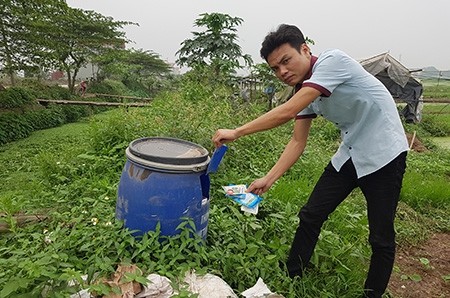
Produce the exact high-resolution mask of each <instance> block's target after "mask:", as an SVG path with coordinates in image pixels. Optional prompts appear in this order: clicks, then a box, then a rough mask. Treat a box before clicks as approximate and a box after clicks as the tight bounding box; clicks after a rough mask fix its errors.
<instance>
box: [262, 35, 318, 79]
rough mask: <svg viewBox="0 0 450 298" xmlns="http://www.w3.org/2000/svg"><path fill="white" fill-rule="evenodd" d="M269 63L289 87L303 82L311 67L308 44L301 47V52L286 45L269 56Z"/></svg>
mask: <svg viewBox="0 0 450 298" xmlns="http://www.w3.org/2000/svg"><path fill="white" fill-rule="evenodd" d="M267 63H268V64H269V66H270V68H272V70H273V71H274V72H275V75H276V76H277V78H278V79H280V80H281V81H282V82H284V83H286V84H288V85H289V86H295V85H296V84H298V83H300V82H303V80H304V79H305V76H306V74H307V73H308V72H309V70H310V67H311V54H310V50H309V47H308V46H307V45H306V44H302V45H301V46H300V52H299V51H298V50H297V49H295V48H293V47H292V46H291V45H290V44H288V43H285V44H282V45H281V46H279V47H278V48H276V49H275V50H274V51H273V52H272V53H270V54H269V56H267Z"/></svg>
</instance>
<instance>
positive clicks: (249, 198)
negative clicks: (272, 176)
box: [222, 184, 262, 214]
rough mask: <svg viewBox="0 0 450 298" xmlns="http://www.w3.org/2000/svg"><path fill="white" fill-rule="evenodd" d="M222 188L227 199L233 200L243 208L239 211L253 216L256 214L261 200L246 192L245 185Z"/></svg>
mask: <svg viewBox="0 0 450 298" xmlns="http://www.w3.org/2000/svg"><path fill="white" fill-rule="evenodd" d="M222 188H223V190H224V191H225V195H226V196H227V197H229V198H231V199H233V200H234V201H235V202H237V203H239V204H240V205H242V207H244V208H241V210H243V211H246V212H250V213H253V214H256V213H257V212H258V209H257V207H258V204H259V202H261V200H262V198H261V197H260V196H258V195H256V194H254V193H249V192H246V191H247V186H246V185H245V184H239V185H228V186H222ZM255 207H256V209H255ZM244 209H245V210H244ZM249 209H252V210H249ZM255 212H256V213H255Z"/></svg>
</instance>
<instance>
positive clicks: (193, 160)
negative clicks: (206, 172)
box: [128, 137, 209, 165]
mask: <svg viewBox="0 0 450 298" xmlns="http://www.w3.org/2000/svg"><path fill="white" fill-rule="evenodd" d="M149 140H150V141H158V140H163V141H166V142H167V141H168V142H173V143H176V144H178V145H180V144H181V145H187V146H188V147H192V148H195V149H199V150H201V154H202V155H201V156H196V157H167V156H166V157H165V156H158V155H152V154H147V153H145V152H140V151H139V150H137V148H136V146H137V145H138V144H140V143H144V142H148V141H149ZM128 148H129V151H130V153H131V154H133V155H134V156H136V157H138V158H141V159H144V160H148V161H150V162H154V163H158V164H169V165H194V164H199V163H203V162H205V161H207V160H208V157H209V152H208V150H207V149H206V148H204V147H203V146H201V145H198V144H195V143H193V142H190V141H186V140H182V139H177V138H172V137H144V138H139V139H136V140H133V141H132V142H130V144H129V146H128Z"/></svg>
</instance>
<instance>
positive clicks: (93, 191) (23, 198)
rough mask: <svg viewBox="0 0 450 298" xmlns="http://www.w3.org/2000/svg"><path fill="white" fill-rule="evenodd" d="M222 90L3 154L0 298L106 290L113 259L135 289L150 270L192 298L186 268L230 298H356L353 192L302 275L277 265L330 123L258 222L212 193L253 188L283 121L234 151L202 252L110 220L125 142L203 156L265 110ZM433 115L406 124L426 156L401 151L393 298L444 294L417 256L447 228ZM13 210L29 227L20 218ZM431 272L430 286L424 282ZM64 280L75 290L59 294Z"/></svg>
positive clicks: (321, 127) (360, 274)
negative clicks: (255, 290)
mask: <svg viewBox="0 0 450 298" xmlns="http://www.w3.org/2000/svg"><path fill="white" fill-rule="evenodd" d="M199 89H201V86H196V89H195V88H191V89H190V91H193V90H194V91H195V90H196V91H197V92H198V90H199ZM221 92H225V91H221V90H215V93H214V94H209V96H206V97H205V96H204V94H202V96H188V95H187V93H173V92H172V93H164V94H161V95H160V96H159V97H158V98H156V99H155V100H154V101H153V102H152V106H151V107H150V108H134V109H133V108H129V109H121V108H118V109H115V110H111V111H108V112H105V113H102V114H99V115H95V116H93V117H92V118H89V119H86V120H85V121H82V122H79V123H75V124H68V125H64V126H61V127H57V128H53V129H48V130H42V131H38V132H35V133H33V134H32V135H31V137H29V138H27V139H24V140H20V141H17V142H13V143H10V144H6V145H3V146H1V147H0V166H1V167H2V171H1V174H0V179H1V180H2V181H3V183H2V184H0V212H1V215H2V217H1V223H2V226H3V227H4V228H5V229H4V230H3V232H2V234H1V239H0V267H1V268H2V270H1V271H0V289H1V290H0V297H40V296H48V297H65V296H68V295H69V294H71V293H76V292H78V291H80V290H81V289H85V288H88V287H89V288H90V289H91V290H92V291H95V292H96V293H98V294H100V293H107V292H108V291H111V289H110V288H108V287H107V286H106V285H105V284H104V283H101V282H99V280H100V277H104V278H109V277H110V275H111V274H112V273H114V271H115V270H116V269H117V267H118V266H119V265H123V264H135V265H136V266H138V267H139V268H140V269H141V270H142V274H134V275H128V279H129V280H135V281H142V278H143V277H145V276H147V275H148V274H150V273H157V274H160V275H163V276H167V277H168V278H170V279H171V280H172V282H173V286H174V287H176V288H178V289H179V296H178V297H194V296H193V295H190V294H189V293H187V292H186V291H185V290H183V282H182V281H181V280H182V278H183V276H184V275H185V273H186V272H189V271H191V270H195V271H196V272H197V273H199V274H201V273H206V272H208V273H212V274H215V275H217V276H220V277H221V278H222V279H223V280H224V281H226V282H227V283H228V284H229V285H230V286H231V287H232V288H233V290H234V291H235V292H236V293H241V292H242V291H244V290H245V289H248V288H250V287H252V286H253V285H254V284H255V282H256V280H257V279H258V278H259V277H261V278H262V279H263V280H264V282H265V283H266V284H267V285H268V287H269V288H270V289H271V290H272V291H273V292H277V293H279V294H281V295H283V296H284V297H311V298H312V297H349V298H350V297H359V296H360V295H361V294H362V285H363V283H364V278H365V274H366V272H367V266H368V258H369V255H370V248H369V246H368V243H367V237H368V228H367V219H366V210H365V201H364V198H363V196H362V194H361V193H360V191H354V192H353V193H352V194H351V196H350V197H349V198H348V199H347V200H346V201H345V202H344V203H342V204H341V205H340V206H339V208H338V209H337V210H336V212H334V213H333V215H332V216H331V217H330V219H329V220H328V221H327V222H326V223H325V225H324V227H323V230H322V233H321V236H320V240H319V243H318V245H317V247H316V250H315V252H314V255H313V258H312V266H311V268H310V269H309V271H308V273H307V274H306V276H305V277H304V278H302V279H295V280H291V279H290V278H289V277H288V276H287V275H286V272H285V271H284V270H283V266H281V267H280V264H281V265H282V264H283V261H284V260H285V259H286V256H287V253H288V249H289V245H290V242H291V239H292V237H293V233H294V231H295V228H296V225H297V223H298V218H297V213H298V210H299V208H300V206H301V205H302V204H303V203H304V202H305V201H306V199H307V197H308V195H309V193H310V191H311V189H312V187H313V185H314V183H315V181H316V180H317V178H318V177H319V175H320V174H321V172H322V169H323V167H324V166H325V165H326V164H327V162H328V160H329V158H330V157H331V155H332V154H333V152H334V151H335V150H336V148H337V146H338V144H339V134H338V133H337V131H336V129H335V128H334V126H332V125H331V124H330V123H327V122H325V121H323V120H322V119H320V118H318V119H317V120H316V121H314V122H315V124H314V125H313V127H312V132H311V137H310V141H309V145H308V147H307V150H306V152H305V154H304V156H303V157H302V159H301V160H300V161H299V162H298V163H297V164H296V165H295V166H294V167H293V168H292V169H290V170H289V171H288V172H287V173H286V174H285V175H284V176H283V177H282V178H281V179H280V180H279V181H278V182H277V183H276V184H275V185H274V187H273V188H272V189H271V190H270V191H269V192H268V193H267V194H266V195H264V200H263V202H262V204H261V206H260V211H259V213H258V215H257V216H252V215H246V214H243V213H242V212H241V211H240V210H239V207H238V206H237V205H236V204H235V203H234V202H232V201H231V200H229V199H227V198H225V196H224V193H223V192H222V191H221V186H222V185H227V184H229V183H235V184H238V183H239V184H240V183H244V184H246V183H250V182H251V181H253V180H254V179H256V178H258V177H260V176H261V175H263V174H264V173H265V172H266V171H268V170H269V169H270V167H271V166H272V165H273V164H274V162H275V161H276V160H277V158H278V155H279V154H280V153H281V151H282V149H283V145H284V144H285V143H286V142H287V141H288V140H289V137H290V133H291V129H292V127H291V123H289V124H287V125H284V126H282V127H279V128H277V129H275V130H273V131H271V132H263V133H259V134H257V135H253V136H248V137H245V138H242V139H240V140H238V141H236V142H235V143H233V144H232V145H230V148H229V150H228V152H227V154H226V155H225V158H224V160H223V162H222V164H221V166H220V168H219V171H218V172H217V173H215V174H212V175H211V192H210V197H211V207H210V215H209V216H210V217H209V225H208V236H207V238H206V241H205V242H204V243H203V242H202V240H201V239H199V238H198V237H195V236H191V237H190V235H191V234H192V228H191V227H190V223H189V222H186V224H185V225H184V226H183V227H181V234H180V235H178V236H176V237H172V238H168V239H164V240H162V241H159V240H158V236H159V235H158V233H157V232H150V233H148V234H147V235H145V236H144V238H143V239H141V240H137V239H135V238H134V237H133V236H131V233H130V231H128V230H126V229H123V227H122V223H121V222H119V221H117V220H115V204H116V192H117V186H118V182H119V178H120V174H121V171H122V168H123V165H124V163H125V161H126V158H125V156H124V150H125V148H126V147H127V146H128V144H129V142H130V141H132V140H134V139H136V138H139V137H144V136H170V137H176V138H180V139H184V140H189V141H192V142H195V143H197V144H200V145H202V146H204V147H205V148H207V149H208V150H210V151H212V149H213V147H212V144H211V141H210V139H211V136H212V135H213V133H214V131H215V130H216V129H217V128H219V126H220V127H234V126H236V125H239V124H241V123H243V122H245V121H247V120H249V119H252V118H253V117H255V116H256V115H259V114H261V113H262V112H264V109H265V106H266V105H265V103H258V102H256V103H251V104H240V105H236V103H233V102H230V101H228V100H226V99H225V98H226V94H225V93H221ZM207 95H208V94H207ZM198 98H202V100H201V101H200V100H198ZM180 107H183V108H180ZM440 108H442V106H439V108H437V107H436V109H440ZM434 109H435V107H434V106H428V105H426V106H425V108H424V118H423V119H424V121H423V123H421V124H419V125H418V124H405V129H406V131H407V132H408V133H409V134H412V133H413V132H414V131H415V132H416V135H417V137H418V138H419V139H420V141H421V142H422V143H423V144H424V145H425V146H426V147H427V150H426V151H424V152H416V151H411V152H410V153H409V155H408V161H407V162H408V168H407V172H406V175H405V180H404V185H403V189H402V194H401V202H400V205H399V210H398V216H397V219H396V227H397V235H398V236H397V241H398V244H399V251H400V252H401V253H405V254H404V255H402V256H404V257H405V259H406V256H408V255H407V254H406V252H411V249H412V248H417V250H416V251H415V252H416V255H415V256H414V258H413V263H414V266H409V267H406V263H402V262H401V260H398V263H396V267H395V269H394V275H395V276H394V278H395V279H394V280H393V281H394V283H392V284H391V286H390V293H391V295H392V296H391V297H395V298H397V297H403V296H402V295H403V294H402V286H405V285H407V286H409V285H410V284H412V285H413V286H416V287H415V288H417V289H420V288H424V287H426V288H427V291H428V292H422V293H431V295H435V293H439V295H444V296H429V297H445V295H450V290H449V287H448V283H449V279H450V272H449V271H448V267H447V268H444V269H442V268H441V267H440V264H441V263H439V262H440V261H439V260H440V259H439V258H436V259H435V258H434V256H433V257H432V256H430V255H426V254H425V253H424V252H423V251H421V250H419V249H418V248H420V247H423V245H425V244H426V243H428V242H427V241H432V240H433V239H434V238H433V237H435V236H436V235H437V236H438V237H442V238H439V239H444V241H448V237H447V238H444V237H445V236H442V235H448V233H449V232H450V217H449V215H450V188H449V187H448V185H449V182H450V166H449V160H450V151H449V150H446V149H444V148H441V147H440V146H438V145H437V142H435V139H433V138H434V137H436V136H439V137H449V136H450V128H449V125H448V123H449V122H448V118H447V117H448V115H445V114H431V113H429V112H430V111H434ZM23 215H33V216H34V218H32V219H30V218H28V219H29V222H25V223H21V222H19V221H18V218H19V217H20V216H23ZM434 246H436V245H434ZM447 247H448V246H447ZM408 260H409V259H408ZM438 264H439V266H438ZM84 275H86V276H87V281H84V280H83V279H82V276H84ZM431 275H433V276H434V277H435V279H433V282H434V283H433V287H431V286H430V283H427V282H428V279H427V278H428V277H429V276H431ZM72 280H76V281H77V283H75V284H74V285H72V286H68V282H69V281H72ZM413 286H411V287H413ZM436 295H438V294H436ZM387 297H389V296H387ZM404 297H416V296H404ZM417 297H419V296H417ZM424 297H427V296H424Z"/></svg>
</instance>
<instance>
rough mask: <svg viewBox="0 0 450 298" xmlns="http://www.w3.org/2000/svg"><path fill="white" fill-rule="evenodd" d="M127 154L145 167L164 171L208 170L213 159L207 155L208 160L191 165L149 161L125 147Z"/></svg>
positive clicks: (128, 157)
mask: <svg viewBox="0 0 450 298" xmlns="http://www.w3.org/2000/svg"><path fill="white" fill-rule="evenodd" d="M125 155H126V157H127V159H128V160H130V161H131V162H134V163H136V164H138V165H141V166H143V167H146V168H149V169H154V170H157V171H158V170H159V171H162V172H170V173H190V172H202V171H206V168H207V166H208V164H209V162H210V160H211V158H210V157H209V156H207V158H206V161H204V162H202V163H197V164H190V165H176V164H167V163H158V162H153V161H149V160H146V159H143V158H140V157H139V156H135V155H134V154H133V153H132V152H131V151H130V148H127V149H125Z"/></svg>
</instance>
